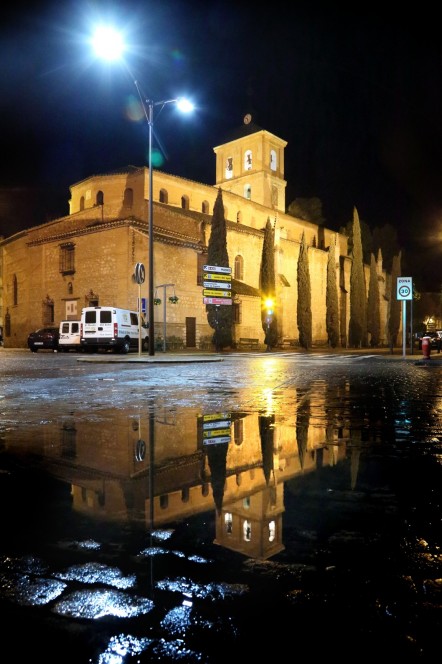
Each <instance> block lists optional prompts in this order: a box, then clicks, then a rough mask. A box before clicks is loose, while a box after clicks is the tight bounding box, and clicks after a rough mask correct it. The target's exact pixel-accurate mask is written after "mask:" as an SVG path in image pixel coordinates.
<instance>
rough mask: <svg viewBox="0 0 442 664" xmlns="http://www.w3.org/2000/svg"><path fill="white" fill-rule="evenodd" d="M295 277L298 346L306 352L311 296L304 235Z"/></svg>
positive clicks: (310, 333)
mask: <svg viewBox="0 0 442 664" xmlns="http://www.w3.org/2000/svg"><path fill="white" fill-rule="evenodd" d="M297 277H298V303H297V323H298V331H299V344H300V345H301V346H302V348H305V349H306V350H308V349H309V348H311V346H312V294H311V284H310V270H309V266H308V253H307V243H306V241H305V233H303V234H302V238H301V246H300V248H299V257H298V269H297Z"/></svg>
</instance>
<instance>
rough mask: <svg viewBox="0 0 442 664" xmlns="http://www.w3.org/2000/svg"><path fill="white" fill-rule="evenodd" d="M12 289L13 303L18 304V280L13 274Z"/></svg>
mask: <svg viewBox="0 0 442 664" xmlns="http://www.w3.org/2000/svg"><path fill="white" fill-rule="evenodd" d="M12 291H13V300H12V301H13V303H14V304H18V281H17V275H16V274H14V276H13V277H12Z"/></svg>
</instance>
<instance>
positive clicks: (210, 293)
mask: <svg viewBox="0 0 442 664" xmlns="http://www.w3.org/2000/svg"><path fill="white" fill-rule="evenodd" d="M203 295H206V296H207V297H232V293H231V292H230V291H222V290H213V289H210V288H204V289H203Z"/></svg>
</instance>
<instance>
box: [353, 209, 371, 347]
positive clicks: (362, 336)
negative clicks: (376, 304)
mask: <svg viewBox="0 0 442 664" xmlns="http://www.w3.org/2000/svg"><path fill="white" fill-rule="evenodd" d="M352 259H353V260H352V263H351V272H350V321H349V326H348V337H349V344H350V346H353V347H354V348H360V347H361V346H362V345H366V343H367V295H366V291H365V273H364V261H363V255H362V241H361V227H360V224H359V215H358V213H357V210H356V208H354V209H353V225H352Z"/></svg>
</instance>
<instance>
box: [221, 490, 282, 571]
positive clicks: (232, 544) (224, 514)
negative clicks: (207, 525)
mask: <svg viewBox="0 0 442 664" xmlns="http://www.w3.org/2000/svg"><path fill="white" fill-rule="evenodd" d="M283 512H284V483H283V482H280V483H279V484H276V483H272V484H271V485H269V486H266V487H265V488H264V489H262V490H261V491H258V492H256V493H254V494H252V495H249V496H245V497H244V498H242V499H241V500H237V501H235V502H234V503H229V504H228V505H226V506H224V507H223V509H222V511H221V513H220V514H219V515H217V517H216V539H215V541H214V542H215V544H220V545H221V546H224V547H226V548H227V549H231V550H232V551H237V552H238V553H242V554H244V555H245V556H249V557H251V558H256V559H261V560H267V559H268V558H271V557H272V556H275V555H276V554H277V553H279V552H280V551H283V549H284V545H283V543H282V514H283Z"/></svg>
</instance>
